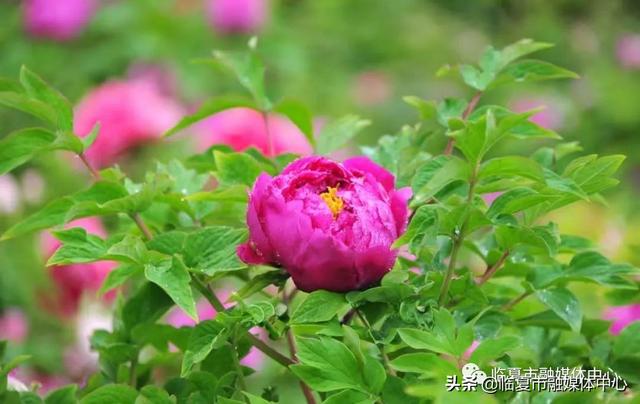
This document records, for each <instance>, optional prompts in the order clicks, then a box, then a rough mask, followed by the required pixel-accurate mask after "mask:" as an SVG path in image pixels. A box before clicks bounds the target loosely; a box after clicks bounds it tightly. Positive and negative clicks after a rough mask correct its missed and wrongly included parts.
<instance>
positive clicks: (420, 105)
mask: <svg viewBox="0 0 640 404" xmlns="http://www.w3.org/2000/svg"><path fill="white" fill-rule="evenodd" d="M402 100H403V101H404V102H406V103H407V104H409V105H411V106H412V107H414V108H415V109H417V110H418V114H419V115H420V119H421V120H423V121H427V120H430V119H433V118H435V117H436V116H437V114H438V107H437V105H436V103H435V101H426V100H423V99H422V98H419V97H415V96H406V97H403V98H402Z"/></svg>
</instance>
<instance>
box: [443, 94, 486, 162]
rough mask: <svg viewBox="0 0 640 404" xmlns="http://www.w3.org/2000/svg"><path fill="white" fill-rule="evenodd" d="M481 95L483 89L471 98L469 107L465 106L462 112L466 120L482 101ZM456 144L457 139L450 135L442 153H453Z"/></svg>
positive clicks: (463, 118)
mask: <svg viewBox="0 0 640 404" xmlns="http://www.w3.org/2000/svg"><path fill="white" fill-rule="evenodd" d="M480 97H482V91H478V92H477V93H475V94H474V95H473V97H472V98H471V101H469V104H467V108H465V110H464V112H463V113H462V120H463V121H466V120H467V118H469V115H471V113H472V112H473V110H474V109H475V108H476V105H478V102H479V101H480ZM455 144H456V140H455V139H454V138H452V137H450V138H449V140H448V141H447V146H446V147H445V148H444V151H443V152H442V154H445V155H447V154H451V153H453V146H454V145H455Z"/></svg>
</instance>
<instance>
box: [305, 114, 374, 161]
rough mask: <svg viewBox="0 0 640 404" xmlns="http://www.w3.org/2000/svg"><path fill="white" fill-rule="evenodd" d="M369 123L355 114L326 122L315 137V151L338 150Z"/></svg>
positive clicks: (323, 152) (321, 152)
mask: <svg viewBox="0 0 640 404" xmlns="http://www.w3.org/2000/svg"><path fill="white" fill-rule="evenodd" d="M370 123H371V122H370V121H367V120H363V119H360V118H359V117H358V116H357V115H346V116H343V117H342V118H340V119H337V120H335V121H332V122H329V123H327V124H326V125H325V126H324V127H323V128H322V130H321V131H320V134H319V135H318V137H317V140H316V153H317V154H324V155H326V154H329V153H331V152H333V151H336V150H338V149H339V148H341V147H343V146H344V145H345V144H346V143H347V142H348V141H349V140H350V139H352V138H353V137H354V136H355V135H357V134H358V133H359V132H360V131H361V130H362V129H364V128H365V127H367V126H369V124H370Z"/></svg>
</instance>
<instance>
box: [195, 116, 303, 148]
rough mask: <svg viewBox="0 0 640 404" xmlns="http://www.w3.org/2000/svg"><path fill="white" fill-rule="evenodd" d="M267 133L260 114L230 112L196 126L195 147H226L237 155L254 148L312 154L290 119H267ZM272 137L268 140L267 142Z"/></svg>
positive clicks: (281, 117) (274, 117)
mask: <svg viewBox="0 0 640 404" xmlns="http://www.w3.org/2000/svg"><path fill="white" fill-rule="evenodd" d="M267 120H268V123H269V125H268V130H267V125H265V120H264V117H263V116H262V114H261V113H260V112H258V111H256V110H253V109H250V108H231V109H227V110H225V111H222V112H219V113H217V114H214V115H212V116H210V117H209V118H207V119H205V120H204V121H202V122H200V123H199V124H198V125H196V129H195V130H196V132H197V133H198V146H199V148H200V149H202V150H205V149H207V148H208V147H211V146H213V145H214V144H225V145H227V146H229V147H231V148H232V149H234V150H236V151H243V150H245V149H247V148H249V147H255V148H256V149H258V150H260V151H261V152H262V153H263V154H265V155H268V156H276V155H278V154H282V153H296V154H302V155H308V154H311V152H312V148H311V144H310V143H309V141H308V140H307V138H306V137H305V136H304V134H303V133H302V132H301V131H300V129H298V127H297V126H296V125H294V124H293V122H291V121H290V120H289V119H287V118H285V117H283V116H281V115H276V114H270V115H269V117H268V119H267ZM269 137H271V139H269Z"/></svg>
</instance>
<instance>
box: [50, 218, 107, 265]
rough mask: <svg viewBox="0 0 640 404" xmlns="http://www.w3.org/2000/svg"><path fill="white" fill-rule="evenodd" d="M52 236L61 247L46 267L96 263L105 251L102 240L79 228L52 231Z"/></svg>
mask: <svg viewBox="0 0 640 404" xmlns="http://www.w3.org/2000/svg"><path fill="white" fill-rule="evenodd" d="M53 235H54V236H55V237H56V238H57V239H58V240H60V241H61V242H62V246H60V248H58V249H57V250H56V251H55V253H54V254H53V256H51V258H49V260H48V261H47V266H51V265H66V264H74V263H84V262H93V261H98V260H100V258H101V257H102V256H103V255H104V254H105V253H106V251H107V246H106V244H105V241H104V240H103V239H101V238H100V237H98V236H95V235H93V234H88V233H87V231H86V230H85V229H83V228H80V227H74V228H72V229H67V230H59V231H54V232H53Z"/></svg>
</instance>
